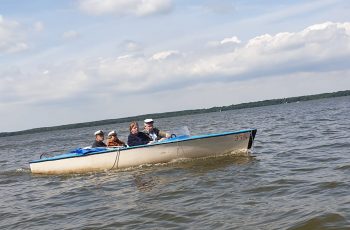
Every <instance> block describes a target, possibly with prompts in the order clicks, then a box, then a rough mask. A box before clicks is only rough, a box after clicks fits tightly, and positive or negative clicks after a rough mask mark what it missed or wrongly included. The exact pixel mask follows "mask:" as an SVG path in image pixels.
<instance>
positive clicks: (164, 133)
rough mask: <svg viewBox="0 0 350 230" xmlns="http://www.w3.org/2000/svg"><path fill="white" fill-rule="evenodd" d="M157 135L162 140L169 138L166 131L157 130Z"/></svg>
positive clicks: (169, 135)
mask: <svg viewBox="0 0 350 230" xmlns="http://www.w3.org/2000/svg"><path fill="white" fill-rule="evenodd" d="M158 136H159V137H160V138H161V139H160V140H164V139H167V138H170V137H171V134H170V133H167V132H164V131H162V130H159V132H158Z"/></svg>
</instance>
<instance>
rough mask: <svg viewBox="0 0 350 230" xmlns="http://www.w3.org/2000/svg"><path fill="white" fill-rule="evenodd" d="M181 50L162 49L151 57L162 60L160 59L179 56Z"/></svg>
mask: <svg viewBox="0 0 350 230" xmlns="http://www.w3.org/2000/svg"><path fill="white" fill-rule="evenodd" d="M179 55H180V52H179V51H177V50H167V51H162V52H158V53H155V54H153V55H152V57H151V59H153V60H156V61H160V60H165V59H168V58H172V57H176V56H179Z"/></svg>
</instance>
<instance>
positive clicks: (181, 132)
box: [171, 126, 191, 137]
mask: <svg viewBox="0 0 350 230" xmlns="http://www.w3.org/2000/svg"><path fill="white" fill-rule="evenodd" d="M171 133H172V134H175V135H176V136H177V137H180V136H188V137H189V136H190V135H191V134H190V130H189V129H188V127H187V126H182V127H177V128H174V129H173V130H171Z"/></svg>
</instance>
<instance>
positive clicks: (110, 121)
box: [0, 90, 350, 137]
mask: <svg viewBox="0 0 350 230" xmlns="http://www.w3.org/2000/svg"><path fill="white" fill-rule="evenodd" d="M343 96H350V90H345V91H338V92H334V93H322V94H316V95H308V96H299V97H289V98H281V99H271V100H264V101H257V102H248V103H241V104H237V105H229V106H221V107H212V108H209V109H193V110H183V111H175V112H165V113H153V114H144V115H139V116H133V117H125V118H117V119H107V120H101V121H91V122H83V123H76V124H68V125H60V126H52V127H42V128H35V129H28V130H23V131H17V132H3V133H0V137H3V136H14V135H21V134H30V133H38V132H47V131H53V130H64V129H75V128H82V127H90V126H98V125H107V124H115V123H123V122H130V121H134V120H143V119H145V118H146V117H152V118H154V119H158V118H164V117H176V116H183V115H192V114H201V113H211V112H218V111H227V110H235V109H245V108H253V107H261V106H269V105H278V104H285V103H293V102H298V101H310V100H317V99H323V98H332V97H343Z"/></svg>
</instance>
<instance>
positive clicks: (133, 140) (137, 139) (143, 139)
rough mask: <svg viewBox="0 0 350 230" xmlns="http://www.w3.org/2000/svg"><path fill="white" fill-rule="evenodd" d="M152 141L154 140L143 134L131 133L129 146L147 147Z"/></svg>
mask: <svg viewBox="0 0 350 230" xmlns="http://www.w3.org/2000/svg"><path fill="white" fill-rule="evenodd" d="M151 140H152V139H150V138H149V137H148V136H147V135H146V134H144V133H143V132H138V133H137V134H131V133H130V134H129V136H128V145H129V146H136V145H146V144H148V142H150V141H151Z"/></svg>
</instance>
